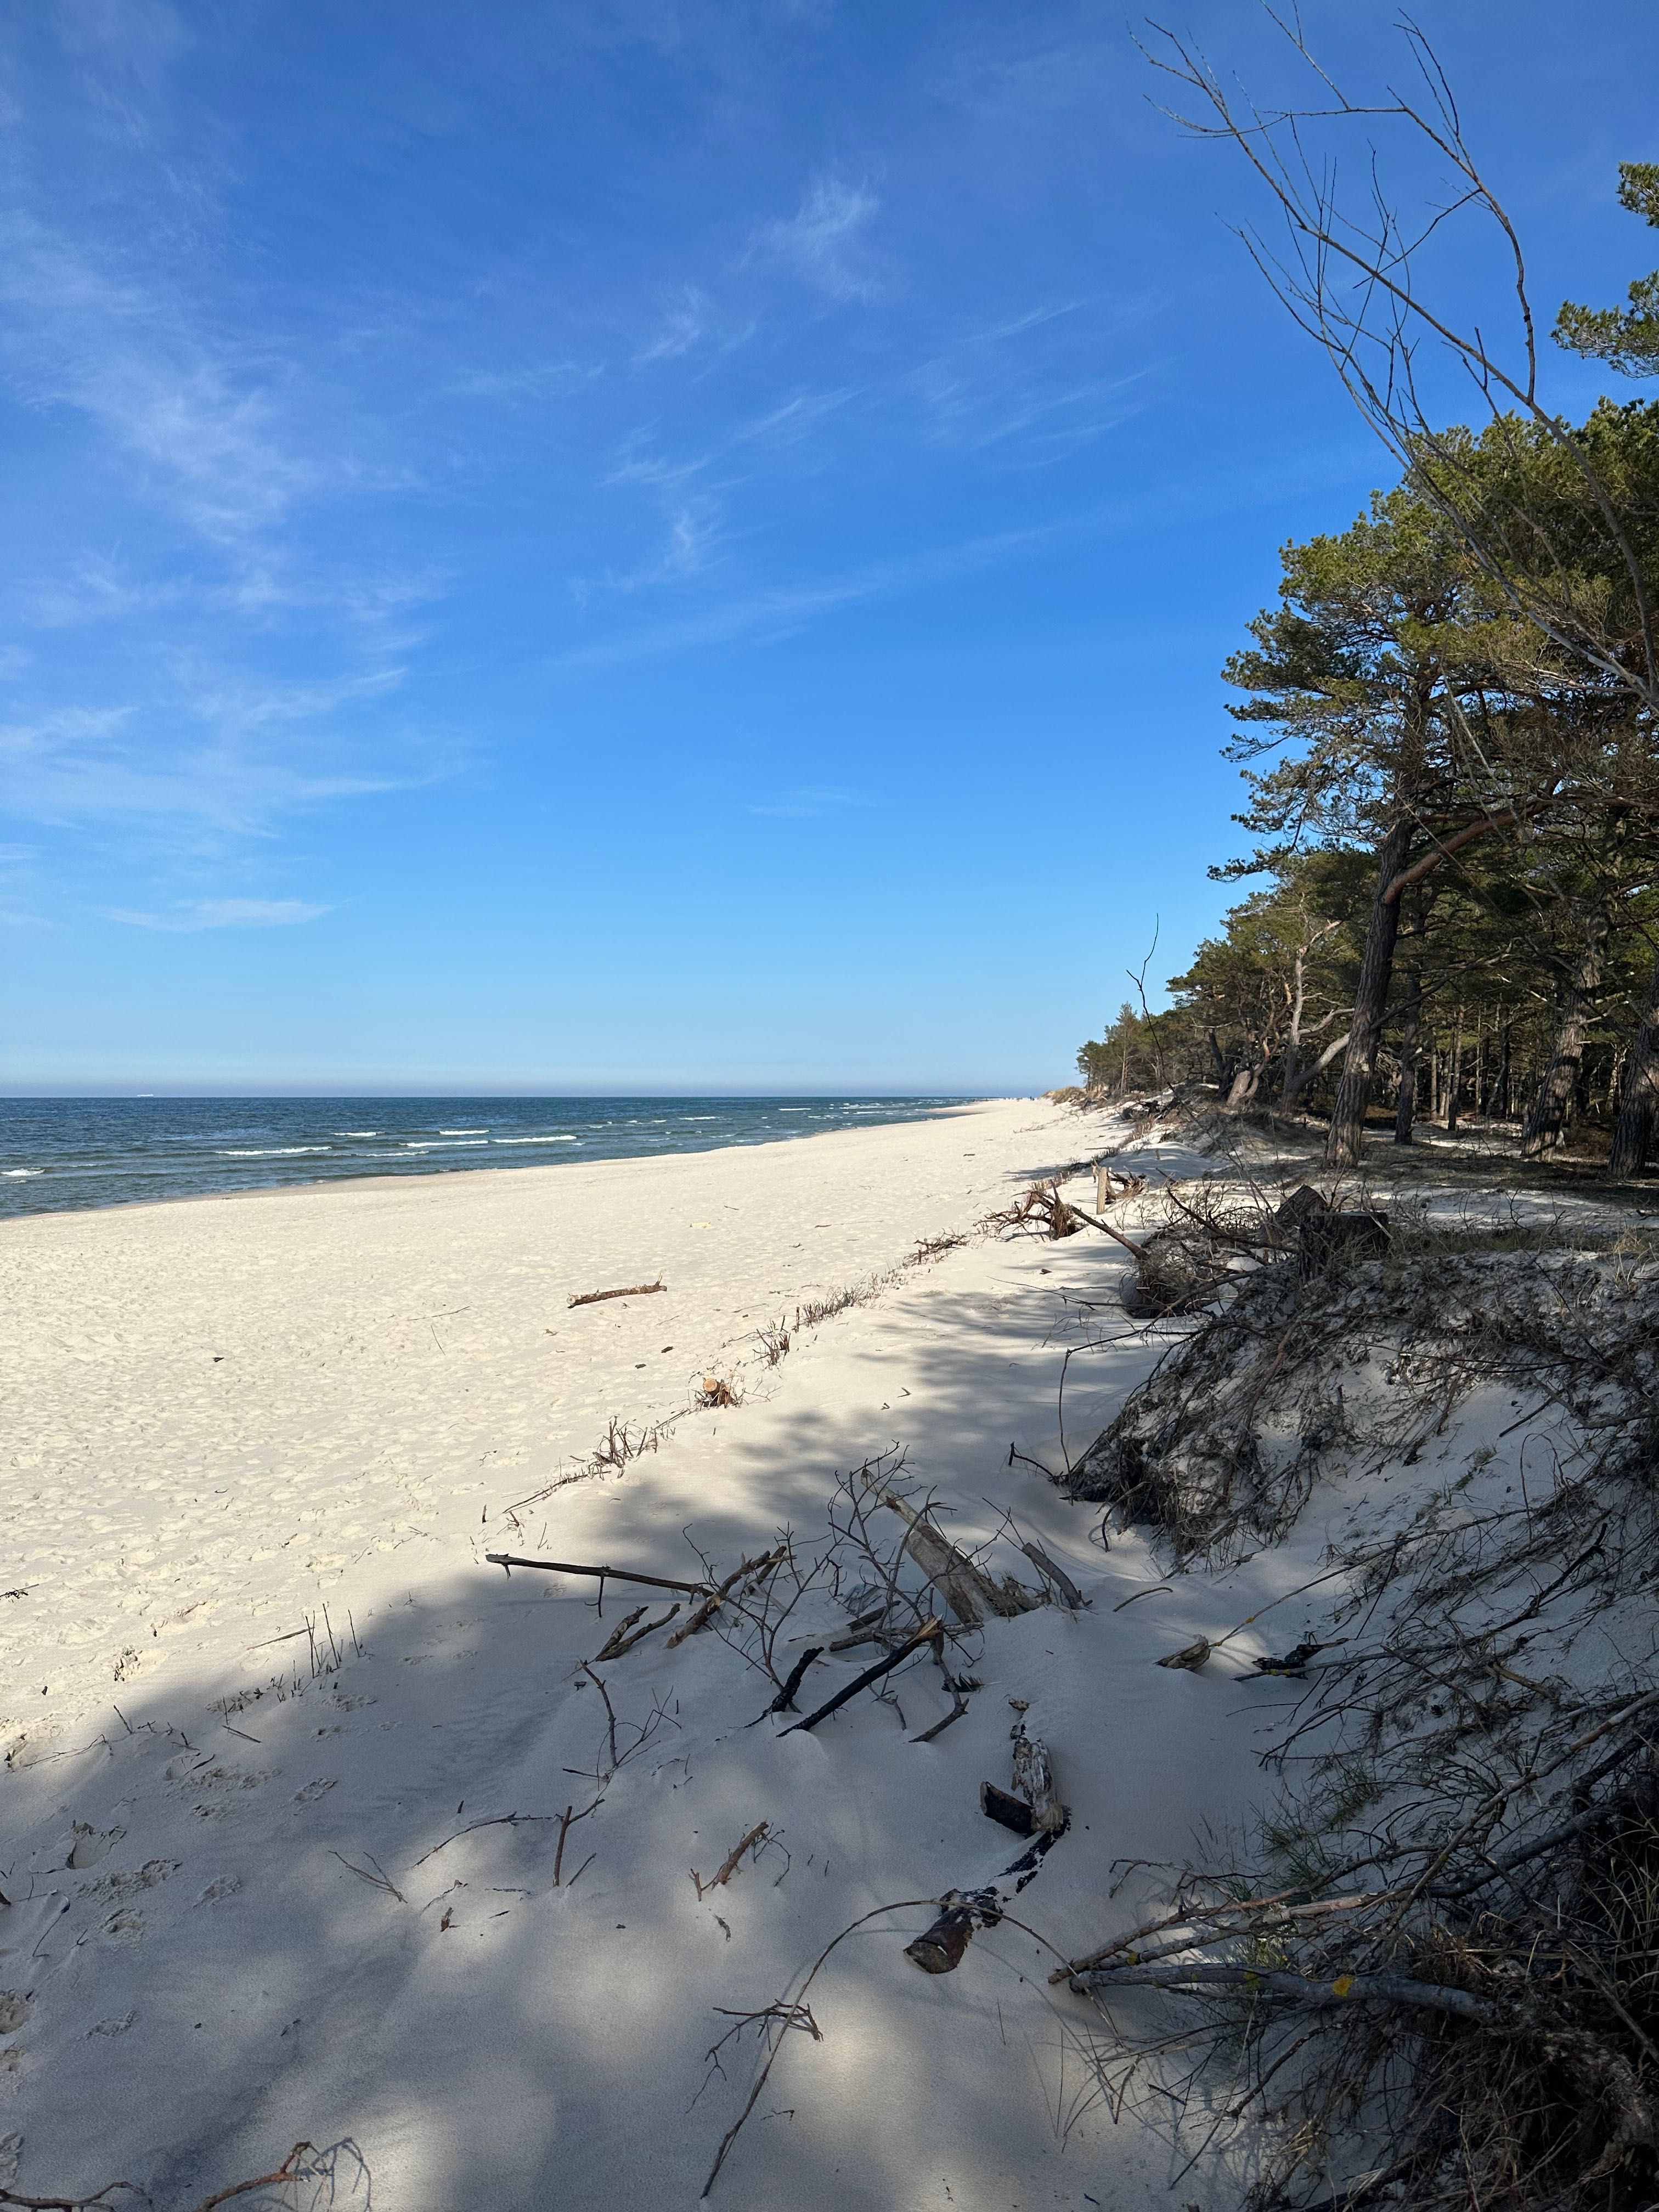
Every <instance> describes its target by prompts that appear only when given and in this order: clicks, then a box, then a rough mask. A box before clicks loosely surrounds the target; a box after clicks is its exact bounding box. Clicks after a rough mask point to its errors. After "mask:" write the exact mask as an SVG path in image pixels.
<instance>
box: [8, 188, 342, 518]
mask: <svg viewBox="0 0 1659 2212" xmlns="http://www.w3.org/2000/svg"><path fill="white" fill-rule="evenodd" d="M0 305H3V306H4V307H5V308H6V310H7V317H6V330H5V337H4V342H3V343H4V357H5V360H6V362H7V365H8V367H9V370H10V374H11V380H12V382H13V385H14V387H15V389H16V390H17V392H19V393H20V395H21V397H22V398H24V399H25V401H26V402H31V403H33V404H34V405H36V406H39V407H43V408H44V407H57V406H65V405H67V406H71V407H75V408H77V409H79V410H81V411H82V413H84V414H85V415H87V416H89V417H90V418H91V419H92V420H93V421H94V422H96V423H97V424H98V426H99V428H100V429H101V430H102V431H103V433H104V434H105V435H106V437H108V438H109V439H110V440H111V441H112V443H113V444H114V445H115V446H116V447H118V449H119V450H120V451H121V452H122V453H123V454H124V455H125V457H126V458H127V459H129V460H130V461H132V462H136V463H137V465H138V468H139V470H140V471H141V477H142V479H143V481H145V482H147V483H148V484H149V487H150V489H152V490H153V491H154V492H155V494H156V495H159V496H161V498H162V499H164V500H165V501H167V504H168V505H170V506H171V507H173V508H174V509H175V511H176V512H177V513H179V514H180V515H181V516H182V517H183V518H184V519H185V520H186V521H187V522H188V523H189V524H190V525H191V527H192V528H193V529H194V530H196V531H197V532H199V533H200V534H201V535H202V536H203V537H204V538H209V539H210V540H212V541H213V542H214V543H215V544H218V545H221V546H226V547H228V546H230V545H233V544H238V543H240V542H242V541H245V540H246V538H248V537H249V536H250V535H252V534H257V533H258V532H259V531H261V530H262V529H264V528H266V527H267V526H270V525H271V524H274V523H276V522H277V521H279V520H281V519H282V518H283V515H284V514H285V513H287V511H288V509H289V507H290V506H291V505H292V503H293V502H294V501H295V499H296V498H298V497H299V496H300V495H301V494H303V493H307V492H310V491H313V490H315V489H318V488H319V485H320V483H321V482H322V481H323V474H322V470H321V466H320V464H319V460H318V459H316V458H314V457H313V455H311V454H310V453H307V452H305V451H302V450H301V449H300V448H299V447H298V446H297V445H296V444H295V442H294V441H291V440H289V439H288V438H286V437H285V436H284V435H283V429H282V425H281V421H280V410H279V407H278V405H277V402H276V392H275V390H274V388H273V386H272V384H271V381H270V375H269V372H268V370H267V373H266V374H264V376H263V377H262V376H261V375H259V374H255V372H254V370H253V368H252V364H251V363H249V362H238V361H237V359H236V357H235V352H234V349H233V348H231V347H229V346H228V345H227V344H226V343H224V342H222V341H221V342H219V343H210V341H209V340H208V339H207V338H206V337H205V336H204V333H203V332H202V331H200V330H199V329H198V328H197V326H196V324H195V319H194V318H193V317H192V316H191V313H189V311H188V309H187V308H186V307H185V302H184V301H183V299H182V297H181V296H180V295H179V293H178V292H177V291H176V290H175V289H172V288H169V287H167V286H164V285H161V284H160V283H156V282H155V281H154V280H150V281H146V280H145V279H144V278H143V277H142V276H139V275H138V273H137V271H136V270H132V269H131V268H130V267H129V268H127V269H125V270H123V269H120V268H118V267H112V266H110V265H108V264H106V263H100V261H99V260H98V259H96V258H94V255H93V254H92V252H90V251H88V250H86V249H84V248H82V246H79V245H78V244H76V243H75V242H73V241H71V240H70V239H68V238H67V237H64V236H63V235H61V234H58V232H56V231H55V230H54V229H52V228H51V226H50V225H48V224H47V223H46V222H42V221H40V220H38V219H37V218H35V217H34V216H31V215H28V214H27V213H24V212H21V211H17V210H14V211H13V212H12V213H10V214H9V216H6V217H5V218H4V220H3V222H0ZM350 473H351V471H350V466H349V463H341V464H336V465H333V466H331V469H330V471H329V474H330V477H331V479H332V480H334V481H342V480H347V481H349V476H350Z"/></svg>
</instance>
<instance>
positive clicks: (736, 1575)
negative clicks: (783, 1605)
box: [664, 1544, 789, 1651]
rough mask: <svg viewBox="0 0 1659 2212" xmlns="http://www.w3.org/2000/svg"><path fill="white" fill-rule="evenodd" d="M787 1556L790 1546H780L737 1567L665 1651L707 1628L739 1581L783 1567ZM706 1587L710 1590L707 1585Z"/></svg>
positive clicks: (717, 1586)
mask: <svg viewBox="0 0 1659 2212" xmlns="http://www.w3.org/2000/svg"><path fill="white" fill-rule="evenodd" d="M788 1556H789V1547H788V1545H787V1544H779V1545H778V1546H776V1547H775V1549H774V1550H772V1551H769V1552H763V1553H761V1555H760V1557H759V1558H758V1559H745V1560H744V1563H743V1565H741V1566H740V1567H736V1568H734V1569H733V1570H732V1572H731V1573H730V1574H729V1575H727V1577H726V1580H725V1581H724V1582H723V1583H717V1584H716V1586H715V1587H714V1589H711V1590H708V1595H707V1596H706V1597H705V1598H704V1599H703V1601H702V1604H701V1605H700V1606H698V1607H697V1608H696V1611H695V1612H694V1613H692V1614H691V1615H690V1618H689V1619H688V1620H687V1621H686V1624H685V1626H684V1628H677V1629H676V1630H675V1631H674V1633H673V1634H672V1635H671V1637H670V1638H669V1639H668V1642H667V1644H666V1645H665V1647H664V1648H665V1650H669V1651H671V1650H673V1649H674V1648H675V1646H676V1645H677V1644H684V1641H685V1639H686V1638H687V1637H688V1636H695V1635H696V1632H697V1631H698V1630H699V1629H700V1628H707V1627H708V1624H709V1622H710V1621H711V1620H713V1619H714V1615H715V1614H716V1613H718V1612H719V1610H720V1607H721V1606H722V1605H723V1604H724V1603H725V1601H726V1599H727V1598H728V1597H729V1596H730V1595H731V1594H732V1591H733V1590H734V1589H736V1588H737V1586H738V1583H740V1582H743V1581H744V1580H745V1579H746V1578H747V1577H749V1576H750V1575H763V1574H768V1573H769V1572H770V1571H771V1570H772V1569H773V1568H774V1567H775V1566H778V1565H781V1563H782V1562H783V1561H784V1560H785V1559H787V1558H788ZM703 1587H704V1589H708V1585H707V1583H705V1584H704V1585H703Z"/></svg>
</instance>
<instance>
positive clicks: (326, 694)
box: [0, 668, 451, 837]
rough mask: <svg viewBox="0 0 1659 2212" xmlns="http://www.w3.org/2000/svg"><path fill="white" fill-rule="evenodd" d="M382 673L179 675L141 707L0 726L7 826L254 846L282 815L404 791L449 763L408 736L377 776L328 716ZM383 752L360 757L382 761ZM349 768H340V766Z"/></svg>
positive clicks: (376, 765)
mask: <svg viewBox="0 0 1659 2212" xmlns="http://www.w3.org/2000/svg"><path fill="white" fill-rule="evenodd" d="M398 678H399V671H396V670H390V671H374V672H373V673H371V674H368V675H361V676H351V677H343V678H334V679H331V680H326V681H317V682H311V683H300V684H280V683H269V682H266V683H259V682H256V681H254V680H253V679H252V678H249V677H247V676H246V675H245V674H242V673H240V672H236V671H229V672H227V671H221V670H216V669H212V668H201V669H185V670H182V671H179V672H178V673H177V674H176V675H175V677H174V679H173V684H172V685H171V686H170V688H169V690H168V692H167V695H166V696H165V698H164V699H163V700H161V701H155V700H148V701H146V702H143V705H139V704H130V705H123V706H114V707H104V708H73V707H70V708H58V709H55V710H52V711H50V712H45V713H41V714H36V715H34V716H33V717H32V718H27V719H21V720H13V721H11V722H9V723H6V724H4V725H0V796H3V799H4V803H5V805H6V807H7V809H8V811H10V812H11V813H12V814H14V815H15V816H17V817H21V818H25V819H28V820H33V821H38V822H48V823H73V822H86V821H98V820H102V821H111V820H118V819H119V818H121V817H135V818H138V819H142V820H145V821H147V822H149V823H151V824H157V823H167V824H169V825H170V826H171V827H172V828H173V829H174V830H175V831H176V832H178V833H179V834H181V835H184V836H186V837H193V836H195V835H196V834H197V833H198V832H199V831H201V830H202V829H209V830H211V831H213V832H215V833H218V834H220V835H234V836H264V835H268V834H269V832H270V829H271V827H272V825H273V824H274V823H276V820H277V819H278V818H279V817H282V816H283V815H287V814H292V813H294V812H296V811H302V810H307V809H309V808H312V807H314V806H317V805H322V804H324V803H325V802H326V801H330V800H333V799H346V798H357V797H363V796H367V795H368V794H371V793H380V792H388V791H394V790H398V789H407V788H409V787H410V786H411V785H415V784H418V783H421V782H425V781H430V780H431V779H432V777H433V776H434V775H435V774H438V773H441V772H443V770H444V769H446V768H447V766H449V765H450V764H451V763H449V762H448V761H447V759H446V758H445V757H444V754H443V750H442V749H441V747H440V746H437V745H435V744H431V743H430V742H428V741H426V740H424V739H423V738H422V736H421V734H420V733H419V732H416V731H407V730H406V731H404V732H400V733H399V736H400V744H399V746H398V757H397V759H396V761H395V763H392V764H390V765H383V764H382V763H381V761H380V760H376V759H374V757H372V756H371V757H368V758H364V757H362V756H363V755H364V754H365V753H366V752H368V750H369V748H368V747H367V746H366V745H364V744H354V743H352V742H351V740H350V735H349V732H350V726H349V724H347V725H346V726H344V727H343V726H342V725H341V723H340V720H339V719H338V718H339V717H340V716H342V715H344V714H349V710H350V709H351V708H353V707H354V705H356V704H357V703H358V702H367V701H371V700H373V699H374V698H375V697H377V696H380V694H382V693H383V692H385V691H386V690H390V689H391V688H392V686H393V685H394V684H396V683H397V682H398ZM386 750H388V740H387V739H386V738H384V737H383V738H380V741H379V744H377V745H376V746H375V747H374V751H377V752H380V754H381V755H382V757H384V754H385V752H386ZM354 755H356V756H358V757H356V759H354V757H353V756H354Z"/></svg>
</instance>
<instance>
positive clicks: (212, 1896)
mask: <svg viewBox="0 0 1659 2212" xmlns="http://www.w3.org/2000/svg"><path fill="white" fill-rule="evenodd" d="M241 1886H242V1877H241V1875H239V1874H222V1875H220V1877H219V1879H218V1881H210V1883H209V1884H208V1886H207V1887H206V1888H205V1889H204V1891H203V1892H202V1894H201V1895H200V1896H199V1897H198V1898H197V1900H196V1902H197V1904H198V1905H216V1904H217V1903H218V1902H219V1899H221V1898H222V1897H234V1896H235V1894H236V1893H237V1891H238V1890H239V1889H240V1887H241Z"/></svg>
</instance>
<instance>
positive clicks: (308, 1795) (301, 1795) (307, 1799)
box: [294, 1776, 339, 1805]
mask: <svg viewBox="0 0 1659 2212" xmlns="http://www.w3.org/2000/svg"><path fill="white" fill-rule="evenodd" d="M338 1779H339V1778H338V1776H335V1777H334V1778H333V1779H331V1780H330V1781H327V1782H307V1784H306V1786H305V1788H304V1789H303V1790H295V1793H294V1802H295V1804H296V1805H314V1804H315V1803H316V1802H317V1800H318V1799H319V1797H326V1796H327V1795H328V1793H329V1791H330V1790H331V1789H332V1788H333V1787H334V1784H335V1782H336V1781H337V1780H338Z"/></svg>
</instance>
